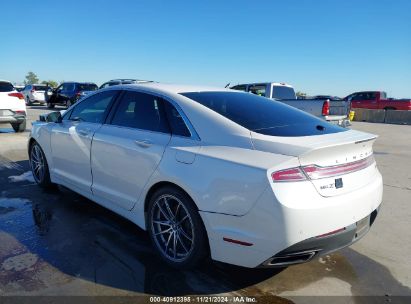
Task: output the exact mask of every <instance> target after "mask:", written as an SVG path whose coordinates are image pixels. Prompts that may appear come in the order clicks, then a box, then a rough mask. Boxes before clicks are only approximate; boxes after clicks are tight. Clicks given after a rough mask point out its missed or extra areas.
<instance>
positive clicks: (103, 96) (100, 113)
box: [70, 91, 118, 123]
mask: <svg viewBox="0 0 411 304" xmlns="http://www.w3.org/2000/svg"><path fill="white" fill-rule="evenodd" d="M117 93H118V92H117V91H106V92H101V93H99V94H95V95H92V96H90V97H88V98H85V99H84V100H83V101H81V102H80V103H78V104H77V105H76V106H75V107H74V109H73V111H72V113H71V115H70V120H78V121H84V122H93V123H103V121H104V118H105V116H106V114H107V112H108V110H109V108H110V105H111V103H112V101H113V100H114V98H115V97H116V95H117Z"/></svg>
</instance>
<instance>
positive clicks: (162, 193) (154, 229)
mask: <svg viewBox="0 0 411 304" xmlns="http://www.w3.org/2000/svg"><path fill="white" fill-rule="evenodd" d="M148 231H149V234H150V238H151V241H152V243H153V246H154V247H155V249H156V250H157V253H158V254H159V256H160V257H161V258H162V259H163V260H164V261H165V262H166V263H167V264H169V265H170V266H172V267H175V268H179V269H186V268H191V267H194V266H196V265H197V264H198V263H199V262H200V261H201V260H202V259H203V258H205V257H206V255H207V253H208V246H207V236H206V231H205V229H204V225H203V222H202V220H201V217H200V215H199V213H198V211H197V209H196V207H195V205H194V202H193V201H192V200H191V199H190V197H189V196H188V195H187V194H186V193H184V192H183V191H181V190H180V189H177V188H174V187H170V186H167V187H164V188H161V189H159V190H157V191H156V192H155V193H154V194H153V195H152V197H151V199H150V202H149V208H148Z"/></svg>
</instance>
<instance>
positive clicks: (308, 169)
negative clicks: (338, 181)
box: [271, 155, 375, 182]
mask: <svg viewBox="0 0 411 304" xmlns="http://www.w3.org/2000/svg"><path fill="white" fill-rule="evenodd" d="M374 162H375V160H374V156H373V155H370V156H368V157H366V158H364V159H361V160H358V161H355V162H352V163H348V164H343V165H336V166H329V167H320V166H317V165H308V166H304V167H297V168H290V169H285V170H281V171H277V172H274V173H272V174H271V177H272V179H273V182H296V181H303V180H307V179H310V180H315V179H320V178H327V177H333V176H338V175H343V174H348V173H352V172H355V171H359V170H362V169H365V168H367V167H369V166H370V165H372V164H373V163H374Z"/></svg>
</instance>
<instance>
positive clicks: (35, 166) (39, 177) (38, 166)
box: [30, 144, 45, 183]
mask: <svg viewBox="0 0 411 304" xmlns="http://www.w3.org/2000/svg"><path fill="white" fill-rule="evenodd" d="M30 166H31V171H32V172H33V177H34V179H35V180H36V182H37V183H41V182H42V181H43V179H44V173H45V161H44V155H43V152H42V151H41V149H40V147H39V146H38V145H37V144H35V145H33V148H32V149H31V153H30Z"/></svg>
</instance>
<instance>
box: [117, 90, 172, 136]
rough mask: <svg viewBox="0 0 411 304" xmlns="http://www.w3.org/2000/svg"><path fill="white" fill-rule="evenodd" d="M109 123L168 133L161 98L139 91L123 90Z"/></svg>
mask: <svg viewBox="0 0 411 304" xmlns="http://www.w3.org/2000/svg"><path fill="white" fill-rule="evenodd" d="M111 124H112V125H117V126H123V127H129V128H136V129H142V130H148V131H155V132H163V133H169V128H168V124H167V118H166V115H165V111H164V103H163V100H162V99H161V98H159V97H157V96H153V95H150V94H145V93H140V92H132V91H125V93H124V95H123V97H122V98H121V100H120V103H119V105H118V108H117V109H116V112H115V114H114V116H113V119H112V121H111Z"/></svg>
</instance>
